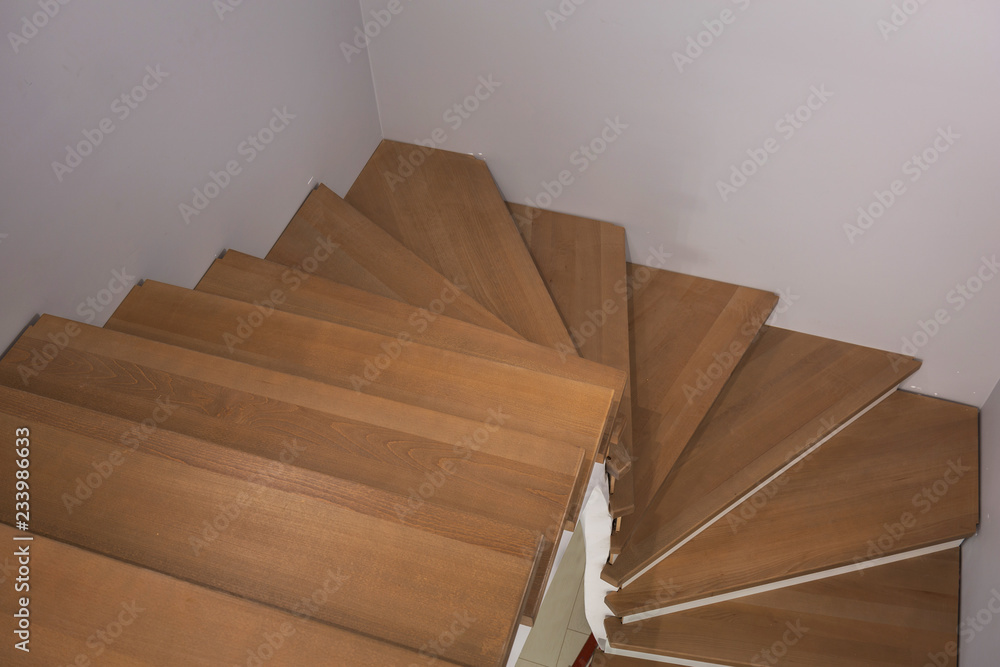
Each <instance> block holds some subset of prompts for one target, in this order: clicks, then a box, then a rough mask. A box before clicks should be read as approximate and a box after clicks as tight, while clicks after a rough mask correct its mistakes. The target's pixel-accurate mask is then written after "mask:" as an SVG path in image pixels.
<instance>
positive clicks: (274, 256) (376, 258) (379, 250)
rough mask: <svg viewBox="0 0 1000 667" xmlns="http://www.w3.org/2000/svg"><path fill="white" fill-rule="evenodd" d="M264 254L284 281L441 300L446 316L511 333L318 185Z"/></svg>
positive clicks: (426, 302)
mask: <svg viewBox="0 0 1000 667" xmlns="http://www.w3.org/2000/svg"><path fill="white" fill-rule="evenodd" d="M331 244H334V245H335V246H336V247H335V248H334V249H332V250H330V249H329V247H330V245H331ZM267 259H269V260H271V261H272V262H277V263H278V264H283V265H285V266H287V267H289V270H288V272H287V273H286V274H284V276H283V279H284V280H285V281H286V283H287V284H288V285H294V284H295V283H296V281H302V280H304V279H306V278H308V277H309V276H311V275H317V276H322V277H324V278H329V279H330V280H335V281H337V282H340V283H344V284H347V285H352V286H354V287H357V288H358V289H363V290H365V291H368V292H372V293H375V294H380V295H382V296H385V297H389V298H391V299H397V300H399V301H404V302H406V303H409V304H410V305H412V306H416V307H418V308H431V307H432V306H434V305H437V304H442V305H443V306H444V307H445V309H444V312H445V313H447V314H448V315H449V316H451V317H454V318H456V319H460V320H465V321H466V322H470V323H472V324H476V325H478V326H481V327H486V328H488V329H493V330H495V331H500V332H502V333H506V334H509V335H515V336H516V335H517V334H516V333H515V331H514V330H513V329H511V328H510V327H509V326H507V325H506V324H504V323H503V322H502V321H501V320H500V319H499V318H497V317H496V316H494V315H493V314H492V313H490V312H489V310H487V309H486V308H485V307H483V305H482V304H480V303H478V302H477V301H476V300H475V299H473V298H472V297H470V296H469V295H467V294H466V293H465V292H464V291H463V290H462V289H460V287H459V286H457V285H455V284H454V283H452V282H451V281H450V280H449V279H448V278H447V277H445V276H443V275H441V274H439V273H438V272H436V271H435V270H434V269H432V268H431V267H430V266H428V265H427V263H426V262H424V261H423V260H421V259H420V258H419V257H417V256H416V255H414V254H413V253H412V252H411V251H410V250H408V249H407V248H405V247H404V246H402V245H401V244H400V243H399V242H398V241H397V240H396V239H394V238H393V237H392V236H390V235H389V234H387V233H386V232H385V231H384V230H383V229H381V228H380V227H379V226H378V225H376V224H373V223H372V221H371V220H368V219H367V218H366V217H365V216H363V215H362V214H360V213H359V212H358V211H357V210H355V209H354V208H353V207H352V206H351V205H350V204H348V203H347V202H345V201H344V200H343V199H341V198H340V197H338V196H337V195H336V194H335V193H334V192H333V191H332V190H330V189H329V188H327V187H326V186H324V185H320V186H319V187H318V188H317V189H316V190H314V191H313V192H312V193H311V194H310V195H309V197H308V198H307V199H306V201H305V203H304V204H302V207H301V208H300V209H299V210H298V212H297V213H296V214H295V216H294V217H293V218H292V220H291V222H289V223H288V227H286V228H285V230H284V231H283V232H282V234H281V236H280V237H279V238H278V240H277V242H276V243H275V244H274V247H273V248H271V251H270V252H269V253H267Z"/></svg>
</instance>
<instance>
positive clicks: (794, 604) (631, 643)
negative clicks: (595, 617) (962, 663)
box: [595, 548, 961, 667]
mask: <svg viewBox="0 0 1000 667" xmlns="http://www.w3.org/2000/svg"><path fill="white" fill-rule="evenodd" d="M960 561H961V553H960V550H959V549H957V548H956V549H949V550H947V551H943V552H940V553H936V554H931V555H927V556H921V557H918V558H914V559H910V560H905V561H900V562H896V563H891V564H888V565H881V566H878V567H874V568H871V569H868V570H865V571H863V572H851V573H848V574H843V575H840V576H837V577H832V578H830V579H824V580H822V581H813V582H809V583H805V584H799V585H797V586H792V587H790V588H784V589H780V590H776V591H769V592H766V593H759V594H757V595H752V596H749V597H746V598H741V599H739V600H732V601H729V602H720V603H718V604H714V605H711V606H709V607H702V608H699V609H693V610H689V611H681V612H677V613H674V614H669V615H666V616H658V617H655V618H651V619H646V620H644V621H642V622H639V623H633V624H624V625H623V624H622V623H621V619H618V618H615V617H610V618H608V619H607V621H606V623H605V625H606V629H607V631H608V637H609V639H610V641H611V646H612V648H613V649H620V650H628V651H638V652H640V653H649V654H655V655H659V656H665V657H676V658H682V659H687V660H698V661H703V662H708V663H712V664H720V665H732V666H734V667H735V666H743V665H747V664H748V661H749V664H751V665H752V664H767V663H768V656H767V655H765V654H764V651H771V652H770V656H771V657H773V658H778V657H779V654H780V663H781V664H782V665H788V666H789V667H813V666H815V665H843V666H844V667H899V666H901V665H921V664H924V662H926V661H927V660H928V657H929V656H930V655H939V656H941V658H942V659H944V660H945V661H946V662H936V663H935V664H940V665H941V667H947V666H949V665H954V664H955V660H954V657H952V656H950V655H949V651H948V648H949V647H952V648H957V646H958V618H959V605H958V591H959V569H960ZM775 647H776V650H774V649H775ZM955 652H957V651H951V653H955ZM607 664H608V665H615V664H618V663H614V662H609V663H607ZM621 664H623V665H624V664H628V663H621ZM649 664H656V663H649ZM599 665H600V663H595V667H597V666H599Z"/></svg>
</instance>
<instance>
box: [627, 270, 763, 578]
mask: <svg viewBox="0 0 1000 667" xmlns="http://www.w3.org/2000/svg"><path fill="white" fill-rule="evenodd" d="M628 271H629V290H628V293H629V294H630V295H631V299H630V301H631V311H630V313H629V327H630V331H631V337H632V339H631V348H630V352H631V356H632V359H631V363H632V378H633V379H632V392H631V399H632V420H631V421H632V449H633V457H634V459H635V471H634V474H633V476H634V485H635V512H634V513H633V514H632V515H631V516H626V517H624V518H623V523H622V525H623V528H622V530H621V531H620V532H619V533H616V534H615V535H614V536H613V537H612V550H613V552H619V551H624V550H623V546H624V544H625V543H626V541H628V540H630V539H631V538H630V537H629V536H630V535H631V533H632V531H633V530H634V528H635V526H636V525H638V522H639V521H640V520H641V517H642V515H643V513H644V512H645V511H646V508H647V507H648V506H649V504H650V502H651V501H652V499H653V497H654V496H655V494H656V493H657V491H658V490H659V488H660V487H661V485H662V484H663V482H664V480H666V478H667V476H668V475H669V473H670V470H671V469H672V468H673V466H674V463H675V462H676V460H677V458H678V457H679V456H680V454H681V452H682V450H683V449H684V447H685V446H686V445H687V443H688V441H689V440H690V439H691V437H692V436H693V435H694V433H695V431H696V429H697V428H698V426H699V425H700V424H701V422H702V420H703V419H704V417H705V415H706V413H707V412H708V410H709V408H710V407H711V405H712V403H714V402H715V399H716V397H717V396H718V395H719V392H721V391H722V389H723V387H724V386H725V384H726V380H727V379H728V378H729V376H730V374H731V373H732V372H733V369H734V368H735V367H736V365H737V364H738V363H739V361H740V359H741V358H742V355H743V354H744V352H745V351H746V349H747V348H748V347H749V346H750V343H751V342H752V341H753V339H754V338H755V337H756V335H757V331H758V330H759V329H760V327H761V326H762V325H763V324H764V321H765V320H766V319H767V318H768V316H769V315H770V312H771V310H772V309H773V308H774V306H775V305H776V304H777V301H778V299H777V297H776V296H775V295H774V294H771V293H769V292H765V291H762V290H757V289H752V288H748V287H741V286H739V285H733V284H729V283H723V282H719V281H716V280H708V279H705V278H697V277H695V276H689V275H685V274H681V273H676V272H673V271H665V270H662V269H654V268H650V267H645V266H641V265H638V264H629V266H628ZM717 355H718V356H721V357H722V358H723V360H726V359H727V358H728V359H729V363H726V364H719V363H718V362H717V361H716V356H717ZM715 367H718V372H717V373H716V372H714V369H715ZM710 372H711V373H712V374H713V376H715V377H713V378H708V379H709V382H708V383H707V384H706V383H705V382H704V380H703V379H702V378H703V377H704V378H707V373H710ZM616 563H617V561H616Z"/></svg>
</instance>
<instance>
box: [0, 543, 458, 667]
mask: <svg viewBox="0 0 1000 667" xmlns="http://www.w3.org/2000/svg"><path fill="white" fill-rule="evenodd" d="M25 536H30V537H32V538H33V539H32V540H31V541H30V542H24V541H22V542H13V541H12V540H13V539H14V538H15V537H25ZM0 539H2V540H3V541H4V542H6V543H7V544H13V545H14V548H17V547H19V546H23V545H25V544H27V545H29V549H30V551H31V555H32V559H31V563H30V565H31V582H30V583H31V590H30V591H29V593H30V596H31V598H30V599H31V602H30V606H29V609H30V614H31V617H30V618H31V636H30V643H29V644H28V647H29V648H30V650H31V652H30V656H31V662H32V663H33V664H45V665H87V664H90V665H97V664H100V665H112V666H120V667H135V666H137V665H142V666H149V667H153V666H154V665H155V666H157V667H190V666H192V665H195V666H198V667H216V666H217V665H246V664H255V665H256V664H261V665H263V664H266V665H269V666H273V667H294V666H299V665H322V664H327V663H328V661H329V659H330V651H331V648H332V647H336V652H337V659H338V660H340V661H343V664H350V665H357V666H358V667H384V666H386V665H389V666H393V667H410V666H411V665H413V664H421V663H422V662H424V661H425V660H426V658H425V656H424V655H421V653H420V652H419V651H416V650H412V649H407V648H404V647H402V646H398V645H394V644H390V643H386V642H383V641H379V640H377V639H374V638H372V637H370V636H366V635H363V634H357V633H354V632H350V631H348V630H344V629H342V628H338V627H335V626H332V625H329V624H327V623H324V622H321V621H318V620H316V618H315V615H316V612H317V611H318V610H320V609H321V608H323V607H325V606H326V605H327V604H329V601H330V599H331V598H332V597H335V596H337V595H339V594H340V593H339V589H340V586H341V583H340V582H341V579H340V577H341V576H342V572H338V571H337V568H336V566H335V565H334V564H332V563H331V564H330V566H329V567H328V571H327V572H326V573H321V574H320V577H319V578H317V579H316V580H315V581H314V582H312V585H313V591H312V594H311V595H310V596H308V598H306V599H304V600H302V601H300V603H299V604H298V606H297V609H296V610H295V612H294V613H293V612H288V611H283V610H281V609H277V608H275V607H271V606H268V605H263V604H260V603H257V602H253V601H250V600H247V599H244V598H239V597H235V596H232V595H227V594H225V593H222V592H220V591H216V590H212V589H209V588H203V587H201V586H197V585H195V584H192V583H189V582H187V581H182V580H180V579H176V578H174V577H169V576H167V575H164V574H160V573H159V572H154V571H152V570H147V569H145V568H142V567H137V566H135V565H131V564H129V563H125V562H122V561H119V560H116V559H114V558H108V557H107V556H102V555H100V554H96V553H94V552H92V551H88V550H86V549H80V548H77V547H74V546H70V545H68V544H64V543H62V542H58V541H56V540H51V539H48V538H45V537H40V536H37V535H32V534H30V533H24V532H21V531H15V530H14V529H13V528H11V527H10V526H7V525H5V524H0ZM6 558H7V563H11V562H12V560H13V559H12V557H11V556H7V557H6ZM17 599H18V596H15V595H4V596H0V610H2V611H3V613H4V615H5V616H6V617H7V618H11V617H12V616H13V615H14V613H15V612H16V611H18V602H17ZM15 641H17V640H15ZM27 655H28V654H25V653H24V652H22V651H20V650H17V649H15V648H14V641H5V642H3V645H2V646H0V662H3V664H5V665H16V664H26V663H24V661H25V660H26V659H27V658H26V656H27ZM435 664H442V665H446V666H449V665H450V666H454V665H457V664H458V663H454V662H451V661H447V660H444V659H443V658H438V659H437V662H436V663H435Z"/></svg>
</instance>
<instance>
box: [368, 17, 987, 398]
mask: <svg viewBox="0 0 1000 667" xmlns="http://www.w3.org/2000/svg"><path fill="white" fill-rule="evenodd" d="M894 4H896V5H899V6H902V5H904V4H905V5H907V7H909V6H910V4H911V3H903V2H899V1H898V0H879V1H877V2H873V1H871V0H846V1H844V2H836V3H833V2H803V1H802V0H794V1H793V0H782V1H772V2H768V3H763V2H760V3H758V2H756V0H753V1H747V0H738V1H730V0H717V1H714V2H698V3H687V2H685V3H681V2H671V3H665V2H662V1H660V0H655V1H654V0H648V1H640V0H625V1H620V2H599V1H598V0H562V1H561V2H559V1H558V0H549V1H546V2H541V3H539V2H535V1H528V0H505V1H504V2H470V1H467V0H463V1H458V0H450V1H448V0H423V1H422V2H420V3H408V2H406V3H403V4H402V5H401V7H402V10H401V11H400V13H398V14H397V15H393V17H392V19H391V22H389V23H388V24H387V25H386V26H385V27H384V28H380V30H379V34H378V35H377V36H376V37H375V38H374V39H372V42H371V45H370V46H369V51H370V54H371V59H372V68H373V72H374V79H375V87H376V93H377V97H378V101H379V111H380V118H381V122H382V127H383V131H384V134H385V136H386V137H388V138H392V139H398V140H404V141H417V140H426V139H428V138H431V137H432V136H434V134H433V132H434V130H435V129H437V128H440V129H441V132H439V133H438V134H437V135H436V137H435V138H436V140H437V141H440V140H441V139H442V138H443V139H444V142H443V143H442V144H440V145H441V146H442V147H443V148H447V149H450V150H457V151H463V152H473V153H483V154H484V155H485V157H486V159H487V161H488V163H489V166H490V168H491V169H492V171H493V173H494V175H495V177H496V179H497V181H498V183H499V184H500V186H501V188H502V190H503V191H504V194H505V195H506V196H507V197H508V198H509V199H513V200H517V201H522V202H523V201H524V200H525V198H526V197H527V198H532V199H535V198H536V197H537V195H539V194H540V193H543V192H545V188H544V185H543V184H544V183H545V182H549V183H550V184H551V182H552V181H555V180H557V179H558V176H559V173H560V172H561V171H563V170H567V171H568V172H569V173H568V175H564V177H565V180H566V181H567V182H569V185H566V186H564V187H563V188H562V192H561V193H560V194H559V196H558V197H556V198H555V199H554V201H552V203H551V204H550V207H551V208H553V209H556V210H561V211H566V212H571V213H576V214H581V215H586V216H590V217H595V218H600V219H605V220H610V221H614V222H618V223H621V224H623V225H625V227H626V228H627V230H628V236H629V242H630V249H631V256H632V259H633V261H639V262H643V263H649V259H650V258H651V252H650V250H651V249H658V248H660V246H662V248H663V252H665V253H669V254H670V255H671V256H670V257H669V258H667V259H666V260H665V261H664V263H663V266H664V267H666V268H670V269H673V270H677V271H683V272H687V273H692V274H696V275H701V276H706V277H710V278H715V279H720V280H726V281H731V282H736V283H741V284H745V285H751V286H755V287H761V288H766V289H770V290H773V291H776V292H778V291H781V292H782V293H783V294H784V295H785V296H786V298H785V300H784V302H783V304H782V305H781V306H779V310H780V311H781V312H780V313H779V314H777V315H775V317H774V319H773V322H774V323H775V324H776V325H778V326H783V327H788V328H791V329H796V330H800V331H805V332H809V333H814V334H819V335H823V336H829V337H833V338H838V339H841V340H846V341H850V342H854V343H859V344H864V345H870V346H874V347H879V348H882V349H885V350H888V351H894V352H900V351H909V352H911V353H914V354H915V356H917V357H919V358H922V359H923V360H924V366H923V368H922V370H921V371H919V373H918V374H917V375H915V376H914V377H913V378H912V382H910V383H908V386H910V387H912V388H913V389H915V390H917V391H919V392H922V393H926V394H931V395H939V396H942V397H947V398H951V399H955V400H959V401H962V402H966V403H971V404H974V405H982V404H983V403H984V402H985V400H986V399H987V397H988V396H989V394H990V391H991V390H992V389H993V387H994V385H995V384H996V382H997V379H998V378H1000V355H998V354H996V353H995V350H994V341H995V340H996V338H997V331H998V329H1000V279H998V280H993V281H991V282H987V283H985V285H984V286H983V287H982V289H981V291H979V292H978V293H976V294H975V295H973V296H972V298H971V299H969V298H966V297H964V296H961V294H960V293H959V292H958V291H954V290H956V285H958V284H960V283H961V284H965V283H967V282H969V281H972V284H971V288H973V289H975V288H976V287H978V285H977V284H976V274H977V272H978V271H979V270H980V267H981V266H982V258H983V257H987V258H992V257H993V256H994V253H1000V225H998V224H997V211H998V210H1000V188H998V187H997V186H996V184H995V179H996V177H997V175H998V174H1000V151H998V148H1000V124H998V122H997V119H998V118H1000V76H998V75H1000V40H998V39H997V34H998V33H1000V4H998V3H995V2H987V1H986V0H977V1H974V0H956V1H954V2H947V3H945V2H931V3H925V4H919V3H917V2H916V1H915V0H913V1H912V5H913V7H918V8H919V9H918V11H916V12H915V13H914V14H913V15H912V16H907V17H906V20H905V22H904V21H903V19H902V18H900V16H896V17H895V18H896V21H897V23H899V24H901V25H900V27H899V29H898V30H894V31H893V30H891V29H889V28H885V26H886V25H892V24H891V23H882V24H880V21H888V22H891V21H892V19H893V5H894ZM387 6H388V3H387V2H386V0H362V9H363V12H364V14H365V15H366V17H367V18H368V19H369V20H375V19H374V18H373V15H372V14H371V12H373V11H374V12H380V11H381V10H384V9H385V8H386V7H387ZM560 7H561V8H562V9H563V14H565V16H561V15H559V14H558V12H559V11H560ZM571 9H572V12H571V11H570V10H571ZM723 12H728V13H726V14H723ZM378 16H382V17H384V16H385V15H384V14H378ZM376 18H377V17H376ZM560 18H566V20H565V21H562V20H559V19H560ZM720 19H725V21H727V22H728V23H719V22H717V21H718V20H720ZM705 22H708V23H707V24H706V23H705ZM880 26H881V27H880ZM720 28H721V30H720ZM708 29H714V30H715V32H718V33H719V34H718V35H717V36H715V35H712V36H711V39H709V36H710V34H709V33H708V32H705V33H704V34H703V35H701V36H700V39H701V40H702V42H703V43H704V44H707V46H705V47H703V49H702V52H701V53H700V54H699V53H698V51H697V50H696V49H695V48H694V47H692V48H691V54H692V55H697V57H696V58H691V62H686V63H685V62H683V61H681V68H680V69H681V70H682V71H679V69H678V66H677V62H678V58H677V57H676V56H675V55H674V54H675V52H681V53H683V51H684V49H685V48H686V47H687V46H688V42H687V38H688V37H689V36H690V37H692V38H694V39H697V38H698V33H699V32H702V31H706V30H708ZM490 75H492V77H493V79H494V80H495V81H496V82H499V86H498V87H496V89H495V90H494V91H493V92H492V93H491V94H490V95H489V96H488V97H487V96H486V92H487V90H486V89H485V88H479V86H480V82H479V77H486V78H488V77H489V76H490ZM477 88H479V93H480V97H486V99H484V100H481V101H480V100H469V101H468V104H467V107H468V108H470V109H471V108H475V107H478V108H475V110H474V111H472V112H471V113H465V116H467V117H463V116H462V115H459V112H456V111H455V110H454V109H453V105H455V104H456V103H459V104H461V103H462V102H463V100H465V98H467V97H468V96H470V95H473V96H474V95H475V94H476V91H477ZM824 88H825V90H826V91H829V92H830V93H832V95H831V96H830V97H829V98H828V99H826V100H825V101H821V100H820V98H819V97H813V98H812V99H811V102H812V105H813V107H816V108H815V109H813V110H811V111H810V110H806V109H802V110H800V111H799V113H800V114H801V116H802V117H803V118H806V117H808V119H807V120H805V121H804V122H802V123H800V126H799V127H797V128H795V127H791V126H790V125H788V124H787V121H786V122H784V123H781V124H780V125H777V124H778V123H779V122H781V121H782V119H783V118H784V117H785V115H786V114H788V113H795V112H796V110H797V109H798V108H799V107H800V106H801V105H803V104H805V103H807V102H809V101H810V95H812V94H813V91H814V90H818V89H824ZM824 97H825V95H824ZM449 109H452V111H451V112H449ZM609 118H610V119H612V120H613V119H616V118H617V119H620V121H621V123H624V124H625V125H627V126H628V127H627V128H626V129H622V130H621V134H620V136H618V137H616V139H615V141H614V142H613V143H610V144H608V146H607V148H606V151H605V152H604V153H603V154H602V155H600V156H599V157H597V159H596V160H594V161H593V162H590V161H589V160H587V159H586V158H582V159H581V158H580V155H579V154H577V155H576V156H574V151H577V150H578V149H579V147H580V145H581V144H585V143H589V142H590V141H591V140H593V139H595V138H597V137H598V136H600V134H601V132H602V128H603V127H604V126H605V123H606V119H609ZM459 121H461V122H460V123H459ZM949 128H950V131H951V133H952V135H957V137H955V136H952V138H951V139H950V142H951V143H950V144H948V143H947V142H946V141H945V140H944V139H941V140H938V147H939V148H945V147H947V148H948V150H947V151H946V152H943V153H940V154H939V155H937V156H935V155H934V154H933V152H934V151H933V150H932V151H931V152H930V153H929V155H928V157H929V158H931V159H933V158H935V157H936V158H937V159H936V161H935V162H934V164H931V165H927V167H928V168H927V169H926V170H921V169H920V167H919V166H916V170H917V171H919V177H918V178H917V179H916V180H915V181H914V180H911V179H912V178H913V177H914V176H915V175H916V173H917V171H914V167H915V165H914V164H910V165H905V163H906V162H907V161H908V160H910V159H911V156H913V155H914V154H920V153H922V152H923V151H924V150H926V149H928V148H932V147H933V146H934V142H935V141H936V137H937V136H938V132H939V129H940V130H942V131H944V132H945V133H946V134H947V133H948V131H949V130H948V129H949ZM611 136H613V133H612V132H610V131H609V132H608V137H609V138H610V137H611ZM768 139H773V143H770V144H766V142H767V141H768ZM599 143H600V142H598V146H597V147H598V148H600V146H599ZM765 145H766V146H769V147H770V148H771V150H772V151H773V152H772V153H771V154H769V155H768V159H767V161H766V162H765V163H764V164H763V166H761V167H760V168H759V169H757V170H756V173H753V174H752V176H750V177H749V178H748V179H747V182H746V183H745V184H744V185H742V187H740V188H739V189H737V190H736V191H735V192H729V193H728V196H727V198H726V201H723V198H722V196H721V195H720V192H719V189H718V182H719V181H724V180H725V179H727V178H729V176H730V173H731V172H730V170H731V168H732V166H733V165H737V164H739V163H741V162H743V161H744V160H746V159H748V155H747V151H748V150H749V151H755V152H756V155H757V156H758V159H761V153H760V150H759V149H761V148H762V147H764V146H765ZM775 148H776V150H775ZM761 161H762V160H761ZM584 165H586V167H587V168H586V169H585V170H582V169H581V168H582V167H583V166H584ZM747 171H752V170H751V169H750V167H748V168H747ZM570 178H571V179H572V182H570ZM895 180H899V181H901V183H899V184H897V186H896V189H897V192H898V193H900V194H898V195H896V197H895V201H894V202H893V203H892V205H891V206H890V207H889V208H888V210H887V211H886V212H885V213H884V214H883V215H882V216H881V217H880V218H878V219H877V220H874V221H873V223H872V224H871V225H870V226H869V227H868V229H867V230H863V233H862V234H861V235H860V236H858V235H855V236H854V239H853V240H854V242H853V243H851V242H850V241H849V238H848V234H847V232H846V231H845V225H849V224H852V223H855V221H856V219H857V217H858V213H857V208H858V207H859V206H865V207H868V206H870V205H871V204H872V203H873V202H875V201H876V199H875V194H874V193H875V191H886V190H889V191H890V192H891V187H892V184H893V181H895ZM550 189H551V190H553V191H556V190H557V188H556V187H555V186H554V185H550ZM883 199H885V200H886V201H888V197H887V196H886V195H883ZM542 203H546V201H545V197H542ZM875 210H876V212H877V207H876V208H875ZM986 273H990V275H991V277H992V269H989V270H988V271H987V270H985V269H984V275H986ZM970 294H971V293H970ZM936 315H937V316H939V317H940V320H941V321H942V322H945V323H944V324H939V325H937V328H936V330H935V327H934V326H933V325H932V324H931V323H928V324H927V329H928V330H931V331H934V335H933V336H927V337H926V339H924V338H923V337H922V335H921V334H918V332H920V331H921V326H920V323H921V322H922V321H923V322H925V323H927V322H928V321H929V320H933V319H934V318H935V316H936ZM914 334H918V335H917V340H916V342H917V343H918V344H920V345H919V346H918V347H915V348H914V349H909V350H904V344H903V338H904V337H907V338H911V339H912V338H913V336H914Z"/></svg>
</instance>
